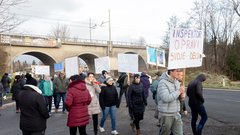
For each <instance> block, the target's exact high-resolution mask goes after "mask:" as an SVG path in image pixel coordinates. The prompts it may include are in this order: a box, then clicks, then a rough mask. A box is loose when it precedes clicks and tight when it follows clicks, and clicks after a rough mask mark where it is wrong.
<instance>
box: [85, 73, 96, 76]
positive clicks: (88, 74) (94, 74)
mask: <svg viewBox="0 0 240 135" xmlns="http://www.w3.org/2000/svg"><path fill="white" fill-rule="evenodd" d="M89 75H93V76H95V74H94V73H93V72H88V74H87V76H89Z"/></svg>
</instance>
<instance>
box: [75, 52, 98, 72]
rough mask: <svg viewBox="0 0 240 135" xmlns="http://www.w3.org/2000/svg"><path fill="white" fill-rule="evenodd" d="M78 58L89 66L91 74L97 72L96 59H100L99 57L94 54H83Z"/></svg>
mask: <svg viewBox="0 0 240 135" xmlns="http://www.w3.org/2000/svg"><path fill="white" fill-rule="evenodd" d="M78 57H79V58H81V59H82V60H83V61H84V62H85V63H86V64H87V66H88V68H89V71H90V72H95V65H94V59H95V58H99V56H97V55H96V54H92V53H81V54H80V55H78Z"/></svg>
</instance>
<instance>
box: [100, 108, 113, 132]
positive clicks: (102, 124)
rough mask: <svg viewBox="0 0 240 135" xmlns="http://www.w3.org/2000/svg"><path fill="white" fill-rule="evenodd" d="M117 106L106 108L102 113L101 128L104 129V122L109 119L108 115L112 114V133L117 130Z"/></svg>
mask: <svg viewBox="0 0 240 135" xmlns="http://www.w3.org/2000/svg"><path fill="white" fill-rule="evenodd" d="M116 111H117V109H116V106H115V105H114V106H111V107H105V109H104V110H103V112H102V119H101V122H100V127H104V122H105V121H106V119H107V116H108V114H109V113H110V117H111V124H112V125H111V126H112V131H113V130H116Z"/></svg>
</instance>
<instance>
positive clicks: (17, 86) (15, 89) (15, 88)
mask: <svg viewBox="0 0 240 135" xmlns="http://www.w3.org/2000/svg"><path fill="white" fill-rule="evenodd" d="M22 88H23V85H22V82H21V76H20V75H16V76H15V79H14V82H13V85H12V89H11V93H12V100H15V102H16V113H19V112H20V108H19V98H18V95H19V92H20V91H21V90H22Z"/></svg>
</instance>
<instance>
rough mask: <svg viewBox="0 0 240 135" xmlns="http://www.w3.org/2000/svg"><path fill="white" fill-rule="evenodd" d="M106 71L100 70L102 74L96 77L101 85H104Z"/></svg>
mask: <svg viewBox="0 0 240 135" xmlns="http://www.w3.org/2000/svg"><path fill="white" fill-rule="evenodd" d="M107 76H108V72H107V71H106V70H103V71H102V74H101V75H100V77H99V78H98V82H99V83H100V85H101V86H103V85H105V81H106V79H107Z"/></svg>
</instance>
